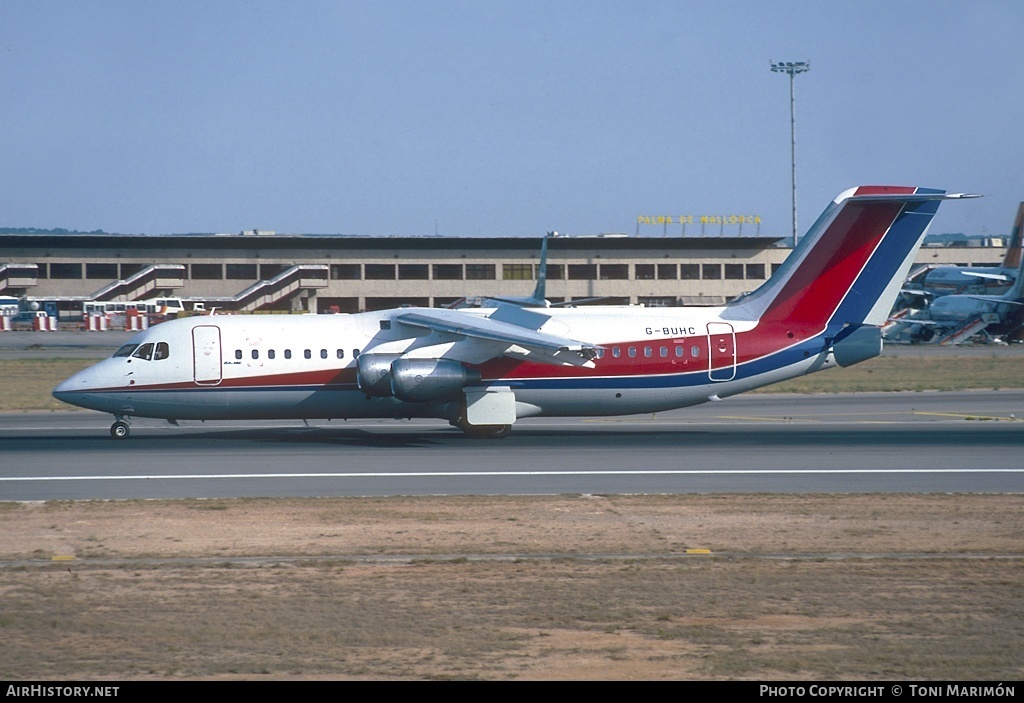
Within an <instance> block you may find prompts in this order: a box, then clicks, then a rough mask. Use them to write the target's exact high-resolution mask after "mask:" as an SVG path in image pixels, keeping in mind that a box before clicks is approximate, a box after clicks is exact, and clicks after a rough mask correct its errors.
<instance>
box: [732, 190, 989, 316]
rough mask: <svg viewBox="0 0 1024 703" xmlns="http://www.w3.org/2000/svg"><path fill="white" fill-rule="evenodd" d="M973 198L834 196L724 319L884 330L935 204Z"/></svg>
mask: <svg viewBox="0 0 1024 703" xmlns="http://www.w3.org/2000/svg"><path fill="white" fill-rule="evenodd" d="M963 197H976V196H966V195H963V194H949V195H947V194H946V192H945V191H941V190H933V189H929V188H912V187H901V186H861V187H859V188H851V189H850V190H847V191H845V192H843V193H841V194H840V195H839V196H838V197H836V199H835V200H833V201H832V203H830V204H829V206H828V207H827V208H826V209H825V211H824V212H823V213H822V214H821V216H820V217H819V218H818V220H817V221H816V222H815V223H814V225H812V227H811V228H810V230H809V231H808V232H807V234H806V235H805V236H804V238H803V239H802V240H801V241H800V244H799V245H798V246H797V247H796V248H795V249H794V250H793V252H792V253H791V254H790V255H789V257H788V258H787V259H786V261H785V262H784V263H783V264H782V266H781V267H780V268H779V270H778V271H776V272H775V273H774V274H773V275H772V277H771V278H770V279H768V281H766V282H765V284H764V285H763V286H761V287H760V288H758V289H757V290H756V291H754V292H753V293H751V294H750V295H748V296H745V297H743V298H741V299H738V300H736V301H734V302H733V303H731V304H730V305H729V306H728V307H727V310H726V312H725V315H724V316H725V317H732V318H734V319H757V320H760V322H761V324H766V323H773V322H777V323H785V324H786V325H793V326H800V327H804V328H805V329H806V328H807V327H811V328H818V329H820V330H823V329H825V328H827V327H829V326H830V325H831V324H835V325H838V326H842V327H845V326H849V325H855V326H859V325H865V324H866V325H875V326H879V325H881V324H883V323H884V322H885V320H886V317H887V316H888V314H889V311H890V309H891V308H892V306H893V303H895V301H896V296H897V294H898V293H899V290H900V286H901V285H902V283H903V280H904V279H905V278H906V276H907V273H908V272H909V271H910V266H911V265H912V264H913V261H914V256H915V254H916V253H917V249H918V247H919V246H920V245H921V242H922V241H923V240H924V235H925V232H926V230H927V228H928V225H929V224H930V223H931V220H932V217H933V216H934V215H935V212H936V210H937V209H938V206H939V202H940V201H942V200H948V199H953V198H963Z"/></svg>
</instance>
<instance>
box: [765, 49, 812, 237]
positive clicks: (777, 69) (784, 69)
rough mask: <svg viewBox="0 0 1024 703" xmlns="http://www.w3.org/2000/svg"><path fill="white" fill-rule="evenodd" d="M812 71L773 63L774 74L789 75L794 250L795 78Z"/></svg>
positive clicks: (802, 65)
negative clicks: (799, 74)
mask: <svg viewBox="0 0 1024 703" xmlns="http://www.w3.org/2000/svg"><path fill="white" fill-rule="evenodd" d="M810 70H811V63H810V62H809V61H772V73H786V74H788V75H789V143H790V163H791V164H792V172H793V173H792V175H793V248H794V249H795V248H796V236H797V235H796V95H795V93H794V90H793V84H794V81H793V79H794V77H796V75H797V74H798V73H806V72H807V71H810Z"/></svg>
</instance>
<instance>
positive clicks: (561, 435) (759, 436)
mask: <svg viewBox="0 0 1024 703" xmlns="http://www.w3.org/2000/svg"><path fill="white" fill-rule="evenodd" d="M110 422H111V419H110V418H109V417H108V416H106V415H103V414H99V413H92V412H67V413H35V414H30V413H26V414H7V415H2V416H0V500H57V499H125V498H180V497H273V496H387V495H467V494H468V495H472V494H486V495H495V494H519V495H530V494H560V493H590V494H595V493H737V492H738V493H776V492H781V493H792V492H797V493H800V492H803V493H851V492H855V493H861V492H912V493H919V492H925V493H930V492H942V493H963V492H967V493H974V492H980V493H1006V492H1010V493H1020V492H1024V461H1022V460H1021V457H1022V455H1024V391H984V392H982V391H976V392H956V393H953V392H944V393H940V392H932V393H884V394H883V393H867V394H837V395H815V396H807V395H762V396H757V395H747V396H738V397H736V398H731V399H727V400H724V401H720V402H717V403H709V404H706V405H703V406H699V407H694V408H687V409H684V410H678V411H673V412H669V413H658V414H657V415H643V416H636V417H627V418H600V419H583V418H541V419H529V420H523V421H520V422H518V423H516V425H515V428H514V431H513V434H512V436H511V437H509V438H507V439H502V440H480V439H471V438H467V437H465V436H464V435H462V433H461V432H458V431H457V430H453V429H452V428H449V427H448V426H447V425H446V424H445V423H442V422H438V421H425V420H424V421H387V420H358V421H348V422H337V421H336V422H332V423H327V422H323V421H320V422H318V423H315V424H314V423H311V426H309V427H307V426H305V425H303V424H302V423H301V422H294V421H288V422H283V421H282V422H279V421H273V422H216V423H214V422H208V423H199V422H192V423H183V424H182V426H180V427H174V426H171V425H169V424H167V423H164V422H162V421H158V420H145V419H136V420H134V421H133V426H132V435H131V437H130V438H129V439H127V440H113V439H111V438H110V437H109V434H108V431H107V430H108V427H109V425H110Z"/></svg>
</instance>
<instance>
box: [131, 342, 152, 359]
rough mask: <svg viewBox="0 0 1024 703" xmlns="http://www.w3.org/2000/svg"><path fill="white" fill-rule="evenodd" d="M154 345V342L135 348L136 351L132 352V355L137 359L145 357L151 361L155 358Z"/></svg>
mask: <svg viewBox="0 0 1024 703" xmlns="http://www.w3.org/2000/svg"><path fill="white" fill-rule="evenodd" d="M153 346H154V345H153V343H152V342H148V343H146V344H143V345H142V346H141V347H139V348H138V349H136V350H135V353H134V354H132V356H133V357H135V358H136V359H145V360H146V361H149V360H150V359H152V358H153Z"/></svg>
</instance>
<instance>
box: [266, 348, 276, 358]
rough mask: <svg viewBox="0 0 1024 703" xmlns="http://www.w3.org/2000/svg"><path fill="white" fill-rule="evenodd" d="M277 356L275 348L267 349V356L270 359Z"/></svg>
mask: <svg viewBox="0 0 1024 703" xmlns="http://www.w3.org/2000/svg"><path fill="white" fill-rule="evenodd" d="M275 356H277V354H276V353H275V352H274V350H273V349H268V350H267V358H268V359H273V358H274V357H275Z"/></svg>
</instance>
